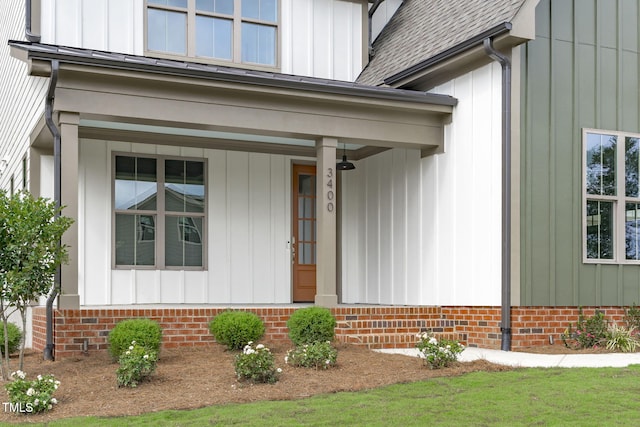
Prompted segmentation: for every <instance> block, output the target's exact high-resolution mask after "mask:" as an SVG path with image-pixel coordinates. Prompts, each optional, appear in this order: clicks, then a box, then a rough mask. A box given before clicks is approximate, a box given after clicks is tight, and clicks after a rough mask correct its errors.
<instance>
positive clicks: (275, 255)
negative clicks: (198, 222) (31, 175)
mask: <svg viewBox="0 0 640 427" xmlns="http://www.w3.org/2000/svg"><path fill="white" fill-rule="evenodd" d="M114 151H116V152H123V153H129V152H130V153H136V154H153V155H166V156H182V157H193V158H203V159H205V160H206V162H207V166H208V168H207V193H208V194H207V200H208V205H207V216H208V221H207V227H208V228H207V230H206V242H207V243H208V249H207V263H208V268H207V269H206V271H189V270H185V271H182V270H181V271H175V270H134V269H113V268H112V265H111V259H112V256H111V247H112V244H111V241H112V228H111V227H112V225H111V224H112V222H111V197H110V194H111V162H112V152H114ZM290 163H291V158H289V157H286V156H280V155H269V154H260V153H245V152H232V151H220V150H208V149H197V148H185V147H172V146H153V145H144V144H130V143H122V142H110V141H97V140H82V141H81V143H80V174H81V177H80V180H79V182H80V206H82V209H81V212H80V218H79V221H80V244H81V247H80V251H79V253H80V254H81V259H80V260H79V265H80V270H81V271H80V274H79V293H80V298H81V304H82V305H109V304H114V305H115V304H145V303H169V304H179V303H194V304H196V303H199V304H202V303H212V304H215V303H244V304H251V303H256V304H258V303H290V302H291V276H290V264H291V261H290V251H289V247H288V242H289V239H290V236H291V234H290V233H291V228H290V225H289V224H290V211H291V206H290V205H291V202H290V191H288V190H287V189H289V188H290V183H291V178H290V174H291V167H290Z"/></svg>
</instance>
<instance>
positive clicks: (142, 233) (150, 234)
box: [115, 214, 155, 265]
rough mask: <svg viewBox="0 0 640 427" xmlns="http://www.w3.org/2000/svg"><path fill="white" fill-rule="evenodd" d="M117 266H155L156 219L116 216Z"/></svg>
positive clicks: (128, 215) (147, 216) (127, 215)
mask: <svg viewBox="0 0 640 427" xmlns="http://www.w3.org/2000/svg"><path fill="white" fill-rule="evenodd" d="M115 226H116V230H115V231H116V264H117V265H154V264H155V217H154V216H153V215H131V214H116V223H115Z"/></svg>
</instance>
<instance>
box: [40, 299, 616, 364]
mask: <svg viewBox="0 0 640 427" xmlns="http://www.w3.org/2000/svg"><path fill="white" fill-rule="evenodd" d="M596 309H598V310H601V311H603V312H604V314H605V316H606V317H607V318H608V319H609V320H610V321H615V322H618V323H620V322H622V318H623V316H624V308H622V307H585V308H584V309H583V312H584V314H585V315H586V316H591V315H593V314H594V312H595V310H596ZM224 310H225V308H154V309H145V308H127V309H115V308H114V309H89V308H83V309H81V310H56V311H55V314H54V316H55V332H54V336H55V345H56V348H55V354H56V356H57V357H67V356H73V355H78V354H81V353H82V351H83V344H84V342H85V341H86V342H87V344H88V350H89V351H96V350H104V349H106V348H107V346H108V345H107V335H108V334H109V331H110V330H111V329H112V328H113V327H114V326H115V324H116V323H118V322H119V321H121V320H124V319H129V318H133V317H148V318H150V319H153V320H155V321H157V322H158V323H159V324H160V326H161V327H162V331H163V343H162V345H163V347H164V348H170V347H178V346H201V345H208V344H211V343H213V342H214V340H213V337H212V336H211V334H210V333H209V328H208V324H209V321H211V319H212V318H213V317H214V316H216V315H217V314H218V313H220V312H221V311H224ZM246 310H248V311H252V312H254V313H256V314H257V315H258V316H260V317H261V318H262V319H263V321H264V322H265V327H266V334H265V340H266V341H269V342H285V343H287V344H290V342H289V341H288V335H287V334H288V331H287V326H286V322H287V320H288V319H289V316H290V315H291V313H293V311H294V310H296V307H293V306H291V307H278V308H275V307H274V308H247V309H246ZM332 311H333V314H334V315H335V317H336V320H337V322H338V325H337V328H336V337H337V339H338V340H339V341H341V342H346V343H353V344H357V345H363V346H367V347H370V348H392V347H398V348H408V347H413V346H414V345H415V342H416V334H417V333H419V332H421V331H424V330H431V331H433V332H435V333H436V334H437V335H439V336H447V337H449V338H453V339H457V340H459V341H461V342H463V343H464V344H466V345H469V346H473V347H483V348H494V349H499V348H500V346H501V333H500V307H426V306H416V307H407V306H372V307H359V306H355V307H352V306H342V307H338V308H335V309H333V310H332ZM577 318H578V308H577V307H514V308H512V311H511V319H512V325H511V328H512V349H513V350H518V349H522V348H526V347H531V346H541V345H546V344H548V343H549V336H552V337H553V339H554V340H556V341H559V339H560V334H561V333H562V332H564V330H565V329H566V328H567V326H568V324H569V322H573V323H575V322H576V320H577ZM45 325H46V318H45V309H44V307H36V308H34V310H33V348H34V349H35V350H42V349H43V348H44V346H45Z"/></svg>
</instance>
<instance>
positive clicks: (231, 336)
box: [209, 311, 264, 350]
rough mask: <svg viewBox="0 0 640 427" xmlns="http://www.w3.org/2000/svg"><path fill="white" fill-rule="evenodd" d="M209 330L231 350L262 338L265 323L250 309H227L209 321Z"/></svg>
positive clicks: (238, 348)
mask: <svg viewBox="0 0 640 427" xmlns="http://www.w3.org/2000/svg"><path fill="white" fill-rule="evenodd" d="M209 332H211V334H212V335H213V337H214V338H215V339H216V341H217V342H219V343H220V344H224V345H226V346H227V348H228V349H229V350H240V349H241V348H243V347H244V346H245V345H247V344H248V343H249V342H250V341H257V340H259V339H260V338H262V336H263V335H264V323H263V322H262V319H260V317H258V315H257V314H255V313H251V312H249V311H225V312H223V313H220V314H218V315H217V316H216V317H214V318H213V320H212V321H211V322H210V323H209Z"/></svg>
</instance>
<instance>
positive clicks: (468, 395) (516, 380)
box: [48, 365, 640, 427]
mask: <svg viewBox="0 0 640 427" xmlns="http://www.w3.org/2000/svg"><path fill="white" fill-rule="evenodd" d="M639 402H640V365H634V366H631V367H629V368H573V369H560V368H553V369H543V368H536V369H520V370H515V371H509V372H494V373H485V372H477V373H473V374H467V375H464V376H461V377H455V378H438V379H432V380H428V381H421V382H416V383H412V384H398V385H394V386H390V387H384V388H380V389H375V390H370V391H367V392H358V393H336V394H331V395H323V396H316V397H313V398H309V399H304V400H296V401H283V402H282V401H281V402H258V403H251V404H239V405H237V404H234V405H224V406H213V407H208V408H202V409H198V410H191V411H164V412H158V413H153V414H146V415H142V416H136V417H126V418H73V419H67V420H63V421H59V422H54V423H50V424H48V425H49V426H83V427H84V426H93V425H100V426H102V425H105V426H217V425H220V426H228V425H241V426H260V427H264V426H412V425H415V426H433V425H440V426H519V425H523V426H533V425H535V426H541V425H544V426H548V425H553V426H607V425H612V426H613V425H624V426H631V425H640V405H639Z"/></svg>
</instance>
